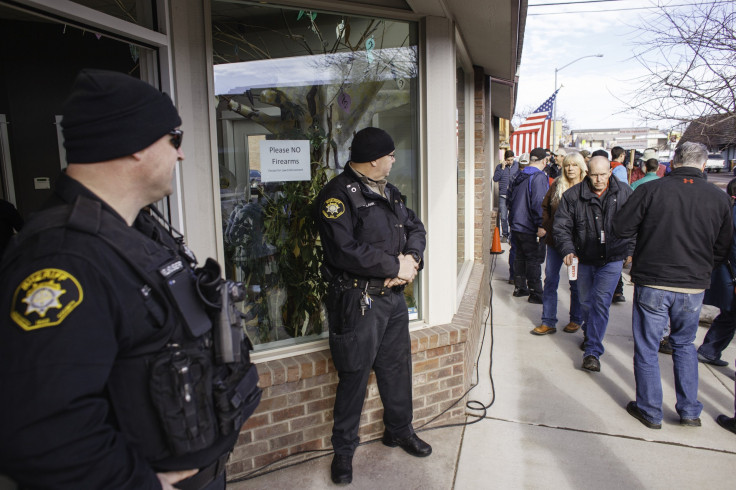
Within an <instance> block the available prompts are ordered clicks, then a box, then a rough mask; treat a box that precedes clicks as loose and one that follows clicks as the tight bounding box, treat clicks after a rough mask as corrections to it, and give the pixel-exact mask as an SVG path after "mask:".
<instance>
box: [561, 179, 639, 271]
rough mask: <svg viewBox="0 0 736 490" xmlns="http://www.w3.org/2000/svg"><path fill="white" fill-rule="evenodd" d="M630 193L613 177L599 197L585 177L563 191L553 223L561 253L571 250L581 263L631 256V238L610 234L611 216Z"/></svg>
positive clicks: (629, 190)
mask: <svg viewBox="0 0 736 490" xmlns="http://www.w3.org/2000/svg"><path fill="white" fill-rule="evenodd" d="M630 195H631V187H629V186H628V185H625V184H622V183H620V182H619V181H618V179H617V178H615V177H613V176H611V178H609V179H608V189H606V192H605V194H603V196H602V198H598V196H597V195H596V194H595V192H593V190H591V186H590V180H589V179H588V178H587V177H586V178H585V179H584V180H583V181H582V182H581V183H579V184H577V185H574V186H572V187H571V188H569V189H568V190H567V191H565V193H564V194H563V195H562V199H560V204H559V206H558V207H557V212H556V213H555V219H554V224H553V226H552V229H553V232H554V239H555V243H556V244H557V251H558V252H560V255H562V256H563V257H565V256H566V255H568V254H571V253H574V254H575V255H576V256H577V257H578V259H579V260H580V263H582V264H588V265H604V264H607V263H609V262H615V261H617V260H623V259H625V258H626V257H628V256H630V255H631V254H632V253H633V251H634V240H633V239H632V238H619V237H617V236H614V234H613V217H614V216H615V215H616V213H618V211H619V210H620V209H621V208H622V207H623V205H624V203H625V202H626V200H627V199H628V198H629V196H630ZM601 237H602V238H601Z"/></svg>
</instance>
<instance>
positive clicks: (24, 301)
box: [10, 269, 84, 331]
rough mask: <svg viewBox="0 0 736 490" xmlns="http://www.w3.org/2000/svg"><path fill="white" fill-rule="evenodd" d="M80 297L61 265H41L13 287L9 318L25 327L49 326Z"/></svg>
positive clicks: (79, 289) (56, 322) (60, 320)
mask: <svg viewBox="0 0 736 490" xmlns="http://www.w3.org/2000/svg"><path fill="white" fill-rule="evenodd" d="M83 297H84V294H83V292H82V286H81V285H80V284H79V281H77V279H76V278H75V277H74V276H72V275H71V274H69V273H68V272H66V271H63V270H61V269H41V270H40V271H36V272H34V273H33V274H31V275H30V276H28V277H26V278H25V279H24V280H23V282H21V283H20V285H19V286H18V287H17V288H16V290H15V293H14V294H13V310H12V311H11V313H10V318H12V319H13V321H14V322H15V323H17V324H18V326H20V328H22V329H23V330H26V331H31V330H36V329H39V328H44V327H53V326H54V325H58V324H60V323H61V322H63V321H64V318H66V317H67V316H68V315H69V313H71V312H72V310H74V308H76V307H77V306H78V305H79V304H80V303H81V302H82V298H83Z"/></svg>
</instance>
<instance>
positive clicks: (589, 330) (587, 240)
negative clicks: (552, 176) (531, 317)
mask: <svg viewBox="0 0 736 490" xmlns="http://www.w3.org/2000/svg"><path fill="white" fill-rule="evenodd" d="M588 169H589V171H588V175H587V176H586V177H585V179H584V180H583V181H582V182H581V183H580V184H577V185H574V186H572V187H571V188H569V189H568V190H567V191H565V193H564V194H563V195H562V199H560V205H559V207H558V208H557V213H556V214H555V222H554V225H553V234H554V238H555V241H556V242H557V251H558V252H559V253H560V255H561V256H562V257H564V261H565V265H567V266H570V265H571V264H572V261H573V259H574V258H577V259H578V260H579V262H580V264H579V267H578V296H579V298H580V306H581V307H582V309H583V321H584V323H583V334H584V340H583V345H582V346H581V347H582V349H583V350H584V351H585V353H584V354H583V365H582V367H583V369H586V370H588V371H593V372H597V371H600V370H601V363H600V357H601V355H602V354H603V350H604V349H603V337H604V336H605V334H606V328H607V327H608V312H609V309H610V307H611V300H612V299H613V292H614V290H615V289H616V284H617V283H618V279H619V277H620V276H621V268H622V266H623V263H624V261H626V262H627V263H628V262H629V261H630V260H631V253H632V252H633V249H634V247H633V243H632V240H631V239H628V238H627V239H621V238H616V237H614V236H612V235H611V231H612V223H613V217H614V216H615V215H616V214H617V213H618V211H619V210H620V209H621V207H622V206H623V205H624V203H625V202H626V200H627V199H628V197H629V196H630V195H631V188H630V187H629V186H628V185H626V184H624V183H622V182H619V181H618V180H617V179H615V178H614V179H612V178H611V163H610V162H609V161H608V159H607V158H606V157H603V156H595V157H593V158H591V159H590V163H589V164H588Z"/></svg>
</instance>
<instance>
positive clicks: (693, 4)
mask: <svg viewBox="0 0 736 490" xmlns="http://www.w3.org/2000/svg"><path fill="white" fill-rule="evenodd" d="M593 1H602V0H593ZM612 1H613V0H612ZM577 3H593V2H592V1H591V2H577ZM724 3H725V4H730V3H732V0H725V1H716V2H699V3H680V4H676V5H657V6H652V7H629V8H622V9H604V10H569V11H566V12H548V13H540V14H527V17H535V16H540V15H565V14H598V13H603V12H628V11H631V10H655V9H659V8H673V7H691V6H700V5H720V4H724ZM553 5H565V4H563V3H556V4H553ZM530 7H531V5H530Z"/></svg>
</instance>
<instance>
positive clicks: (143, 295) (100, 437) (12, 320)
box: [0, 175, 231, 489]
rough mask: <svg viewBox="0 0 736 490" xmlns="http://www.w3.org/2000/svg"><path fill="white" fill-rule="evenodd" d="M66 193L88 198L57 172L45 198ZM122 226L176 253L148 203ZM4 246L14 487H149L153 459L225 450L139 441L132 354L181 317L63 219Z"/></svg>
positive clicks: (2, 315) (69, 198)
mask: <svg viewBox="0 0 736 490" xmlns="http://www.w3.org/2000/svg"><path fill="white" fill-rule="evenodd" d="M77 195H83V196H86V197H88V198H90V199H93V200H95V201H99V198H97V197H96V196H95V195H94V194H92V193H91V192H90V191H89V190H87V189H86V188H85V187H83V186H82V185H81V184H80V183H78V182H77V181H75V180H74V179H72V178H70V177H67V176H66V175H62V176H61V177H60V178H59V180H58V185H57V188H56V191H55V196H54V198H52V200H51V204H59V203H60V204H64V203H71V202H74V200H75V198H76V196H77ZM102 204H103V206H102V207H103V213H112V214H113V215H114V216H115V218H117V219H120V220H122V218H121V217H120V216H119V215H117V214H116V213H115V211H113V210H112V209H111V208H110V207H109V206H107V205H106V204H104V203H102ZM123 223H124V222H123ZM127 229H129V230H130V233H129V236H128V237H126V240H125V241H126V244H128V243H129V244H130V246H131V247H139V250H142V251H143V253H144V254H146V256H148V257H150V258H151V260H150V263H162V264H165V263H167V261H169V260H171V259H172V258H174V259H175V258H177V253H176V250H177V244H176V242H175V241H174V239H173V238H172V237H171V236H170V235H168V234H167V233H166V231H165V230H164V229H163V228H162V227H161V226H160V225H159V224H158V223H157V222H155V221H154V220H153V218H151V217H150V216H149V215H146V214H143V213H141V214H139V216H138V218H137V221H136V223H135V225H134V226H133V227H127ZM14 246H15V245H14V242H11V245H10V247H9V248H8V250H6V255H5V258H6V260H4V261H3V266H2V270H0V274H1V275H2V282H1V284H0V398H1V399H2V402H0V434H1V436H0V473H4V474H8V475H10V476H11V477H12V478H13V479H15V480H17V481H18V482H19V483H20V484H21V488H65V489H67V488H68V489H82V488H84V489H87V488H88V489H103V488H106V489H107V488H110V489H112V488H115V489H149V488H150V489H154V488H156V489H158V488H160V484H159V481H158V478H157V477H156V475H155V470H154V469H153V467H155V468H157V469H158V470H159V471H165V470H173V469H185V468H201V467H203V466H205V465H207V464H209V463H211V462H212V461H213V460H215V459H216V458H217V456H219V455H220V454H223V453H225V452H227V449H222V448H214V451H212V452H211V453H209V454H207V455H203V454H201V453H200V454H194V455H187V456H186V457H181V458H176V459H174V458H171V457H168V458H167V457H166V450H165V448H164V447H150V446H146V445H145V444H143V442H142V439H145V438H146V436H147V434H151V435H157V434H158V431H160V427H159V425H158V424H157V420H156V415H155V414H153V415H152V414H151V413H150V412H151V406H150V400H149V395H148V390H149V388H148V383H149V381H148V378H149V373H148V372H147V370H146V369H145V365H144V364H143V363H141V362H140V361H137V360H136V357H138V358H140V356H143V355H144V354H145V353H150V352H157V351H159V350H160V349H161V348H162V347H163V346H164V345H166V344H167V343H168V342H169V341H170V339H171V338H172V337H174V336H175V335H176V332H177V329H180V328H182V327H181V325H180V321H179V320H178V319H177V317H176V315H172V314H171V311H170V308H167V307H166V304H162V302H161V301H160V300H158V299H156V297H155V294H153V293H152V290H151V287H149V286H148V285H147V284H146V283H145V282H144V280H143V279H141V278H140V277H139V276H138V275H136V274H135V273H134V272H133V271H132V269H131V267H130V266H129V265H128V264H127V263H126V262H125V261H124V260H123V259H122V258H121V257H120V256H119V255H118V254H117V253H115V252H114V251H113V250H112V249H111V248H110V247H109V246H107V245H106V244H104V243H102V242H101V240H99V239H96V238H95V237H94V236H92V235H90V234H88V233H85V232H80V231H77V230H74V229H70V228H67V227H55V228H50V229H48V230H46V231H42V232H40V233H38V234H36V235H34V236H33V237H32V238H29V239H28V240H26V241H24V242H23V252H22V254H21V255H20V256H19V257H18V258H17V259H16V260H15V261H14V263H8V260H7V258H8V256H9V255H11V254H12V252H13V250H14ZM186 267H188V265H187V266H186ZM126 421H127V422H126ZM154 439H159V438H158V437H154ZM230 442H231V441H230ZM157 455H160V456H161V459H160V460H159V461H156V459H157ZM207 459H209V460H207Z"/></svg>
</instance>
